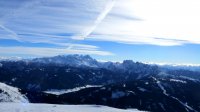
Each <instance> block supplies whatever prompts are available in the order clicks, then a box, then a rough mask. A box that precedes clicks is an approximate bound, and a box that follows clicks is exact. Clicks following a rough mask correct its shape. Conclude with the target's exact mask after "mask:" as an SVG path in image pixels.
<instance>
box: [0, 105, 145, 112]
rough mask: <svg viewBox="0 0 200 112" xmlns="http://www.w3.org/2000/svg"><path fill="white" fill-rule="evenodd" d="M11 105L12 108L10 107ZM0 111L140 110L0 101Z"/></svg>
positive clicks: (113, 111) (133, 110) (127, 111)
mask: <svg viewBox="0 0 200 112" xmlns="http://www.w3.org/2000/svg"><path fill="white" fill-rule="evenodd" d="M11 106H12V108H10V107H11ZM0 112H142V111H139V110H136V109H130V110H122V109H116V108H111V107H107V106H98V105H53V104H30V103H24V104H23V103H22V104H21V103H0Z"/></svg>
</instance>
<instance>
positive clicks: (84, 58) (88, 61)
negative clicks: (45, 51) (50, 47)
mask: <svg viewBox="0 0 200 112" xmlns="http://www.w3.org/2000/svg"><path fill="white" fill-rule="evenodd" d="M32 61H33V62H40V63H47V64H48V63H55V64H64V65H71V66H89V67H97V66H98V62H97V61H96V60H95V59H93V58H91V57H90V56H89V55H77V54H75V55H58V56H54V57H44V58H35V59H33V60H32Z"/></svg>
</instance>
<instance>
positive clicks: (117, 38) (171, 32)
mask: <svg viewBox="0 0 200 112" xmlns="http://www.w3.org/2000/svg"><path fill="white" fill-rule="evenodd" d="M199 6H200V1H199V0H1V1H0V58H7V57H8V58H9V57H22V58H32V57H46V56H56V55H67V54H89V55H91V56H92V57H94V58H96V59H98V60H102V61H122V60H125V59H131V60H134V61H140V62H152V63H176V64H200V59H199V57H200V31H199V29H200V21H199V20H200V13H199V12H200V7H199Z"/></svg>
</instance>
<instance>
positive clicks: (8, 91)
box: [0, 83, 29, 103]
mask: <svg viewBox="0 0 200 112" xmlns="http://www.w3.org/2000/svg"><path fill="white" fill-rule="evenodd" d="M0 102H15V103H28V102H29V101H28V99H27V98H26V97H25V96H24V95H22V94H21V93H20V92H19V89H18V88H15V87H11V86H8V85H6V84H4V83H0Z"/></svg>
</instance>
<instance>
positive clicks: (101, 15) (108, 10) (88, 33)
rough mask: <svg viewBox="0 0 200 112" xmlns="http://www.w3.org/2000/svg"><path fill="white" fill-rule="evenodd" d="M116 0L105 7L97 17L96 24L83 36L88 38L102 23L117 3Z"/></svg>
mask: <svg viewBox="0 0 200 112" xmlns="http://www.w3.org/2000/svg"><path fill="white" fill-rule="evenodd" d="M115 2H116V0H112V1H110V2H109V3H107V5H106V7H105V9H104V10H103V11H102V12H101V13H100V15H99V16H98V17H97V19H96V20H95V22H94V25H93V26H92V27H90V28H89V29H88V30H87V32H85V33H84V34H83V35H82V38H83V39H85V38H87V37H88V36H89V35H90V34H91V33H92V32H93V31H94V30H95V29H96V27H97V26H98V25H99V24H100V23H101V21H102V20H103V19H104V18H105V17H106V15H107V14H108V13H109V12H110V11H111V9H112V8H113V6H114V5H115Z"/></svg>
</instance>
